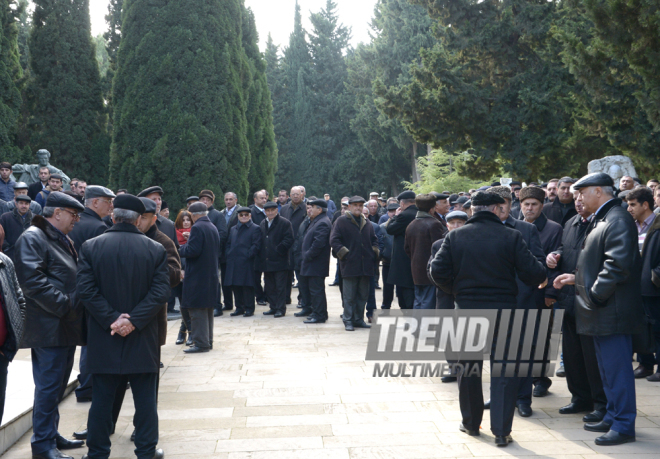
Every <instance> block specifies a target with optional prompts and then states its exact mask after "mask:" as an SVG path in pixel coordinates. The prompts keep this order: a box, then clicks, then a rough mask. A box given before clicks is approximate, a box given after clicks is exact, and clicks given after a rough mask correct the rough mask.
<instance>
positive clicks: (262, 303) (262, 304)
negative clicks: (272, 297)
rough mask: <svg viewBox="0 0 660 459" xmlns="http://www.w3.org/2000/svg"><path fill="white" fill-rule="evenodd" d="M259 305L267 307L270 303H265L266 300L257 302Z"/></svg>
mask: <svg viewBox="0 0 660 459" xmlns="http://www.w3.org/2000/svg"><path fill="white" fill-rule="evenodd" d="M257 304H258V305H259V306H266V305H267V304H268V303H267V302H265V301H264V300H259V301H257Z"/></svg>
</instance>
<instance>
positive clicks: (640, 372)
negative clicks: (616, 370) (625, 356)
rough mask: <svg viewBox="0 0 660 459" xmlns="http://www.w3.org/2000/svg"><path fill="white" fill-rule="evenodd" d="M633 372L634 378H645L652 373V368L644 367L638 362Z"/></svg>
mask: <svg viewBox="0 0 660 459" xmlns="http://www.w3.org/2000/svg"><path fill="white" fill-rule="evenodd" d="M633 374H634V375H635V379H642V378H646V377H647V376H651V375H652V374H653V368H646V367H645V366H644V365H642V364H641V363H640V364H639V365H638V366H637V368H635V371H633Z"/></svg>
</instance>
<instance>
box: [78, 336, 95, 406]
mask: <svg viewBox="0 0 660 459" xmlns="http://www.w3.org/2000/svg"><path fill="white" fill-rule="evenodd" d="M78 368H79V369H80V374H78V387H76V398H81V397H82V398H86V397H91V396H92V375H90V374H89V373H87V346H80V362H79V364H78Z"/></svg>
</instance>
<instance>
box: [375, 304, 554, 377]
mask: <svg viewBox="0 0 660 459" xmlns="http://www.w3.org/2000/svg"><path fill="white" fill-rule="evenodd" d="M563 315H564V311H563V310H561V309H558V310H551V309H547V310H542V311H538V310H536V309H530V310H511V309H501V310H498V309H449V310H443V309H407V310H384V311H378V312H377V314H376V316H375V317H376V321H375V324H374V326H372V328H371V330H370V332H369V341H368V344H367V355H366V358H365V360H368V361H378V362H385V363H383V364H381V363H376V364H375V366H374V373H373V376H381V377H416V376H420V377H425V376H430V377H434V376H447V375H449V374H457V373H458V372H461V373H464V374H467V375H472V374H474V373H475V372H480V371H481V362H482V361H483V360H490V361H491V375H492V376H495V377H501V376H504V377H514V376H515V377H525V376H533V377H540V376H548V375H551V374H553V373H554V369H555V363H554V362H553V361H556V360H557V358H558V353H559V333H560V330H561V324H562V319H563ZM419 361H423V362H439V361H442V362H447V363H435V364H431V363H412V364H408V363H402V362H419Z"/></svg>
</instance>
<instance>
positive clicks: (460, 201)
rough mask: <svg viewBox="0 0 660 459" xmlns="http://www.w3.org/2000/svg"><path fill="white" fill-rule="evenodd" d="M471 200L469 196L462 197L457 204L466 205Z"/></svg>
mask: <svg viewBox="0 0 660 459" xmlns="http://www.w3.org/2000/svg"><path fill="white" fill-rule="evenodd" d="M469 200H470V198H469V197H467V196H461V197H460V198H458V199H457V200H456V204H465V203H466V202H468V201H469Z"/></svg>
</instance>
